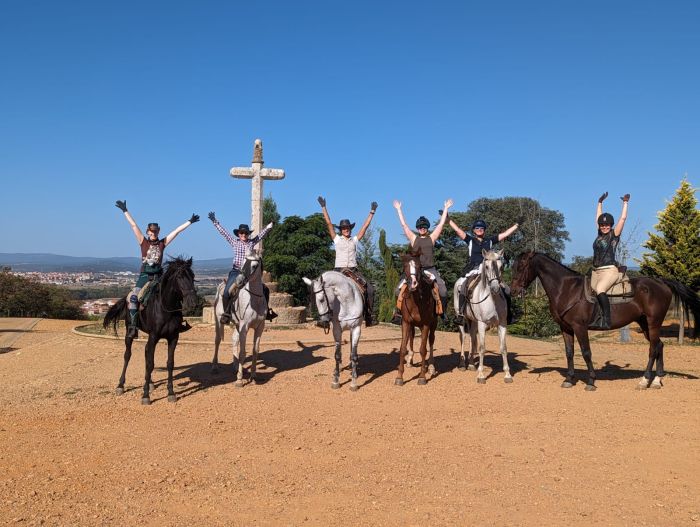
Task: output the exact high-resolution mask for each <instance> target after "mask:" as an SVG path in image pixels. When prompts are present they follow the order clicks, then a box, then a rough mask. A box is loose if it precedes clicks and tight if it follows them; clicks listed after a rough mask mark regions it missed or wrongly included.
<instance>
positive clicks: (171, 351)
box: [168, 333, 180, 403]
mask: <svg viewBox="0 0 700 527" xmlns="http://www.w3.org/2000/svg"><path fill="white" fill-rule="evenodd" d="M179 339H180V335H179V334H177V333H176V334H175V336H174V337H170V338H169V339H168V402H170V403H174V402H175V401H177V397H175V390H173V369H174V368H175V347H176V346H177V341H178V340H179Z"/></svg>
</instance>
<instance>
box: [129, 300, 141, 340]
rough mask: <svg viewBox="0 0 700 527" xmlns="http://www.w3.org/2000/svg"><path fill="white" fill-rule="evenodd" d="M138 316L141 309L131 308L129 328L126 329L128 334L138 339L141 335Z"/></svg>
mask: <svg viewBox="0 0 700 527" xmlns="http://www.w3.org/2000/svg"><path fill="white" fill-rule="evenodd" d="M138 316H139V309H138V307H137V308H136V309H129V329H127V331H126V336H127V337H128V338H131V339H136V338H138V336H139V331H138Z"/></svg>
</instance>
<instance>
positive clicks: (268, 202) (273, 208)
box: [262, 194, 280, 225]
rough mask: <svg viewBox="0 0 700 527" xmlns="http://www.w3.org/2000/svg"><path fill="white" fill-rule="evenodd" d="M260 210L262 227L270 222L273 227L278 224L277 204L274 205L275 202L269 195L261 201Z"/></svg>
mask: <svg viewBox="0 0 700 527" xmlns="http://www.w3.org/2000/svg"><path fill="white" fill-rule="evenodd" d="M262 209H263V225H267V224H268V223H270V222H273V223H274V224H275V225H277V224H278V223H279V222H280V213H279V212H277V203H275V200H274V199H272V196H271V195H270V194H268V195H267V196H265V198H264V199H263V203H262Z"/></svg>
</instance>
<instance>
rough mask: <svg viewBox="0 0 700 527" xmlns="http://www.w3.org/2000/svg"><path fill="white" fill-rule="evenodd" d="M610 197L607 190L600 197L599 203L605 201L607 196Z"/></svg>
mask: <svg viewBox="0 0 700 527" xmlns="http://www.w3.org/2000/svg"><path fill="white" fill-rule="evenodd" d="M607 197H608V193H607V192H605V193H604V194H601V195H600V197H599V198H598V203H603V201H605V198H607Z"/></svg>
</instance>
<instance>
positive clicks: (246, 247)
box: [214, 221, 272, 270]
mask: <svg viewBox="0 0 700 527" xmlns="http://www.w3.org/2000/svg"><path fill="white" fill-rule="evenodd" d="M214 227H216V230H217V231H219V233H220V234H221V236H223V237H224V238H226V241H227V242H228V243H229V244H231V247H233V268H234V269H239V270H240V269H241V267H243V263H244V262H245V257H246V256H248V255H249V254H250V253H251V252H252V251H253V247H254V246H255V245H256V244H257V243H258V242H259V241H260V240H262V239H263V238H264V237H265V236H267V233H268V232H270V229H271V228H272V227H265V228H264V229H263V230H261V231H260V233H259V234H257V235H256V236H253V237H252V238H250V239H249V240H248V241H245V242H244V241H243V240H241V239H240V238H234V237H233V236H231V234H230V233H229V232H228V231H227V230H226V229H224V228H223V227H222V226H221V224H220V223H219V222H218V221H215V222H214Z"/></svg>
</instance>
